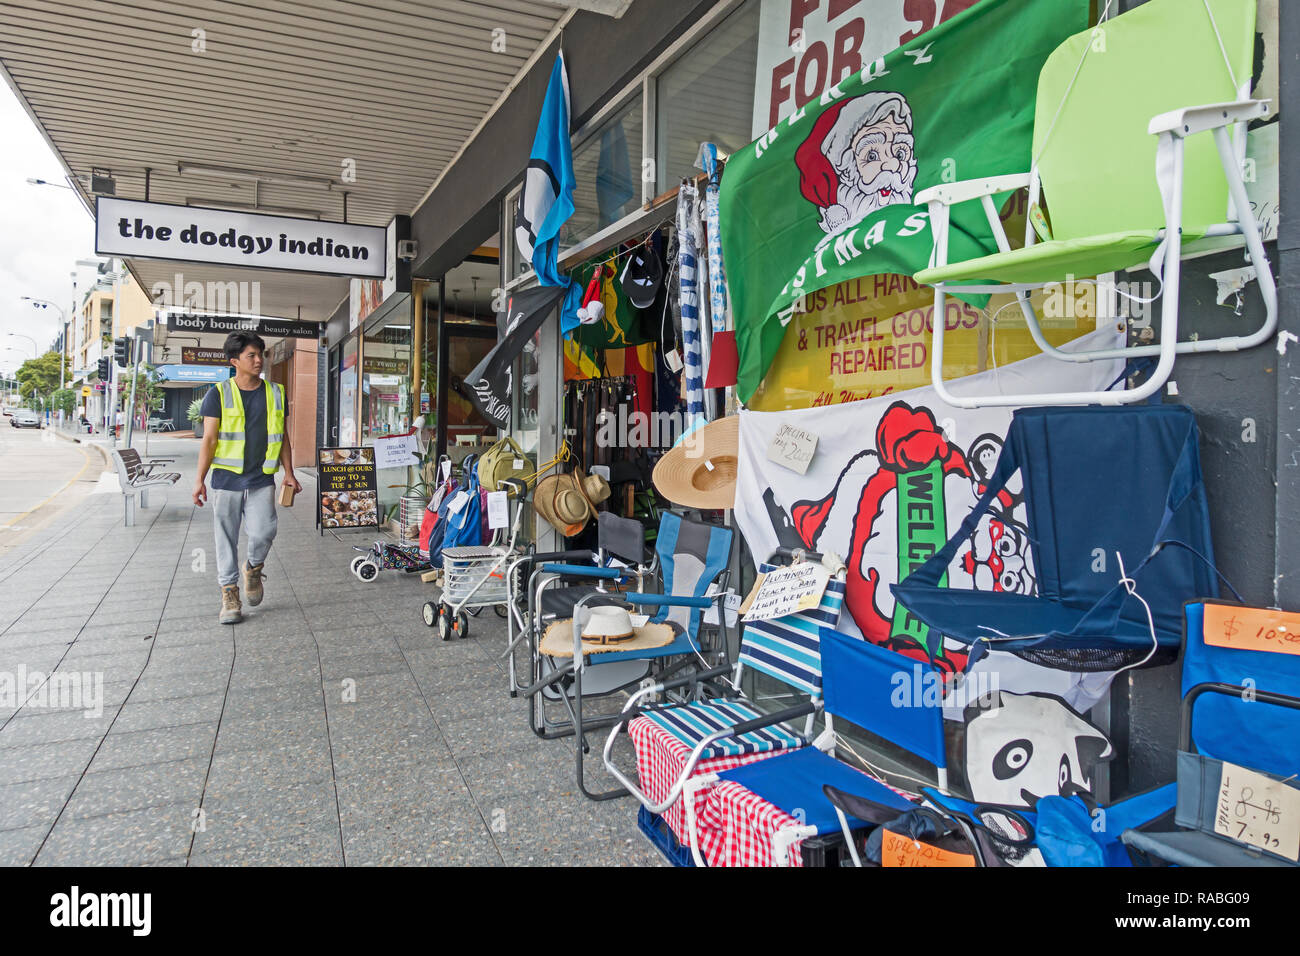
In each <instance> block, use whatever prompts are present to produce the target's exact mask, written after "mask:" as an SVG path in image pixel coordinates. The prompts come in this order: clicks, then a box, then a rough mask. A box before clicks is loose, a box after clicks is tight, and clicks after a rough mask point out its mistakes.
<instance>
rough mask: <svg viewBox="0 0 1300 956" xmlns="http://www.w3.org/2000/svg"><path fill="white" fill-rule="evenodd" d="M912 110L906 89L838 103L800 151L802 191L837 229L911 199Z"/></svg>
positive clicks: (830, 228)
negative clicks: (906, 95)
mask: <svg viewBox="0 0 1300 956" xmlns="http://www.w3.org/2000/svg"><path fill="white" fill-rule="evenodd" d="M914 145H915V144H914V141H913V138H912V110H911V107H909V106H908V105H907V99H906V98H905V97H904V96H903V95H902V94H901V93H887V92H879V93H864V94H863V95H862V96H856V97H854V98H852V99H849V100H845V101H843V102H841V103H836V104H835V105H834V106H832V107H830V108H829V109H827V110H826V111H825V112H824V113H822V115H821V116H820V117H818V119H817V122H816V124H814V126H813V131H812V133H811V134H810V135H809V137H808V139H807V140H805V141H804V143H803V144H802V145H801V146H800V147H799V149H798V150H797V151H796V153H795V163H796V164H797V165H798V166H799V172H800V190H801V191H802V193H803V195H804V196H805V198H807V199H808V200H809V201H811V202H812V203H814V204H815V205H816V206H818V207H819V208H820V209H821V214H822V218H821V222H820V223H819V225H820V226H821V227H822V229H823V230H825V231H826V232H827V233H837V232H840V231H841V230H844V229H847V228H849V227H850V226H854V225H856V224H857V223H859V222H861V221H862V219H863V218H864V217H866V216H867V215H869V214H870V213H873V212H875V211H876V210H877V209H882V208H884V207H885V206H891V205H894V204H895V203H907V204H910V203H911V202H912V186H913V184H914V183H915V182H916V153H915V148H914Z"/></svg>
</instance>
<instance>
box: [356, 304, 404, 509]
mask: <svg viewBox="0 0 1300 956" xmlns="http://www.w3.org/2000/svg"><path fill="white" fill-rule="evenodd" d="M410 316H411V312H410V309H409V307H408V308H406V309H395V310H394V311H393V312H391V313H390V314H389V315H387V316H385V317H384V318H383V319H382V320H381V321H380V322H379V323H378V324H377V325H375V326H373V327H371V328H368V329H366V333H365V336H366V338H365V342H364V344H363V346H362V349H361V444H362V445H373V444H374V443H375V439H376V438H384V437H387V436H389V435H404V434H406V433H407V432H409V431H410V428H411V419H412V415H411V319H410ZM407 480H408V475H407V469H406V468H391V469H380V470H379V472H378V481H379V506H380V508H381V509H385V510H386V509H388V508H390V507H392V506H393V505H395V504H396V503H397V499H398V498H399V497H401V493H402V491H403V489H404V488H405V487H406V484H407Z"/></svg>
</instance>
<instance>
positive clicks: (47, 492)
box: [0, 418, 104, 554]
mask: <svg viewBox="0 0 1300 956" xmlns="http://www.w3.org/2000/svg"><path fill="white" fill-rule="evenodd" d="M103 470H104V463H103V459H102V458H101V457H100V455H99V453H98V452H96V451H95V450H94V449H91V448H87V447H85V446H83V445H80V444H78V443H76V442H72V441H68V440H66V439H63V438H59V437H58V436H56V435H55V434H54V432H53V430H52V429H47V428H42V429H39V430H38V429H34V428H13V427H12V426H10V425H9V419H7V418H6V419H3V420H2V423H0V554H4V553H5V552H6V551H8V550H9V549H11V548H13V547H14V546H16V545H17V544H19V543H21V542H22V541H24V540H26V539H28V538H29V537H30V536H32V535H34V534H38V533H39V532H40V530H41V528H43V527H45V526H46V525H48V524H49V523H50V522H51V521H52V520H53V519H54V518H56V517H58V515H60V514H62V513H63V512H64V511H66V510H67V509H68V508H70V507H72V506H73V505H75V504H76V503H77V502H79V501H81V500H82V499H83V498H84V497H85V496H86V495H88V494H90V492H91V489H93V488H94V487H95V485H96V483H97V482H98V481H99V475H100V473H101V472H102V471H103Z"/></svg>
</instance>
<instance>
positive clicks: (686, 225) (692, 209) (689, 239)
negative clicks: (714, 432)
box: [677, 182, 708, 430]
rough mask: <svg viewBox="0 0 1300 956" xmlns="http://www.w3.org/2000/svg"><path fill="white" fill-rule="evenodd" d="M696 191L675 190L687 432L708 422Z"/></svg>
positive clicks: (683, 186) (683, 187) (691, 188)
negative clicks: (705, 394) (701, 329)
mask: <svg viewBox="0 0 1300 956" xmlns="http://www.w3.org/2000/svg"><path fill="white" fill-rule="evenodd" d="M699 201H700V194H699V190H697V189H696V188H695V185H694V184H693V183H689V182H684V183H682V184H681V186H680V187H679V188H678V190H677V243H678V254H677V272H678V281H679V282H680V283H681V313H682V347H683V360H684V361H685V369H684V371H683V373H682V374H683V377H684V378H685V386H686V420H687V428H688V430H689V429H690V428H692V427H693V426H694V425H697V424H703V423H704V422H706V421H707V420H708V419H707V417H706V415H705V410H704V352H703V343H702V341H701V338H700V284H699V258H698V249H699V245H700V243H699V236H698V232H697V228H696V224H697V223H698V221H699Z"/></svg>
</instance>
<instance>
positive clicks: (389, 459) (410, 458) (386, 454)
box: [375, 434, 420, 468]
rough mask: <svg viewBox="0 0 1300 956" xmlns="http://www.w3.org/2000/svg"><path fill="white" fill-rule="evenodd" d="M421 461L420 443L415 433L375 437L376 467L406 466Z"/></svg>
mask: <svg viewBox="0 0 1300 956" xmlns="http://www.w3.org/2000/svg"><path fill="white" fill-rule="evenodd" d="M419 463H420V455H419V443H418V442H417V441H416V437H415V435H414V434H411V435H397V436H395V437H393V438H376V439H375V467H376V468H405V467H407V466H408V465H418V464H419Z"/></svg>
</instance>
